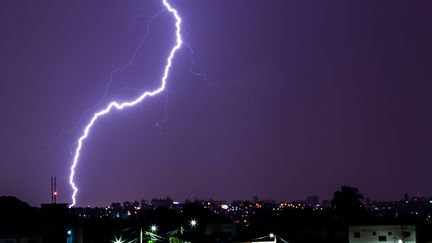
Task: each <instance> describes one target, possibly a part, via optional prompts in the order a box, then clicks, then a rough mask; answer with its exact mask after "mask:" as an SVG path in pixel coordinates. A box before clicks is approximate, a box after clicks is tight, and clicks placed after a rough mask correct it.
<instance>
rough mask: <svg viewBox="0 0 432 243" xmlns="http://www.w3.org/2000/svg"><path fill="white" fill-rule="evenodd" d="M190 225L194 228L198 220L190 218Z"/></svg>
mask: <svg viewBox="0 0 432 243" xmlns="http://www.w3.org/2000/svg"><path fill="white" fill-rule="evenodd" d="M189 224H190V226H191V227H192V228H195V227H196V226H197V225H198V222H197V220H196V219H191V221H190V222H189Z"/></svg>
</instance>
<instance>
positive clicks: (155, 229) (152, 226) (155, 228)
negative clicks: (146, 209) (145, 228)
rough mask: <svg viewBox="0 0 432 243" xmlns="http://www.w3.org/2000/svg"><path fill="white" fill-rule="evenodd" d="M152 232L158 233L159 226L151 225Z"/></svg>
mask: <svg viewBox="0 0 432 243" xmlns="http://www.w3.org/2000/svg"><path fill="white" fill-rule="evenodd" d="M150 231H151V232H153V233H154V232H156V231H157V226H156V225H155V224H153V225H151V226H150Z"/></svg>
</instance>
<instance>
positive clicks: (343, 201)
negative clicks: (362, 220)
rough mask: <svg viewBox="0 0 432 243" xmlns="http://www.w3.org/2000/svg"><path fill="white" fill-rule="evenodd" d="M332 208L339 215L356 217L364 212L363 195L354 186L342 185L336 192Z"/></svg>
mask: <svg viewBox="0 0 432 243" xmlns="http://www.w3.org/2000/svg"><path fill="white" fill-rule="evenodd" d="M331 204H332V209H333V210H334V212H335V214H336V215H338V216H342V217H346V218H356V217H358V216H360V215H361V213H363V212H364V210H365V207H364V204H363V195H362V194H360V192H359V190H358V189H357V188H354V187H349V186H342V188H341V190H340V191H337V192H335V193H334V196H333V200H332V201H331Z"/></svg>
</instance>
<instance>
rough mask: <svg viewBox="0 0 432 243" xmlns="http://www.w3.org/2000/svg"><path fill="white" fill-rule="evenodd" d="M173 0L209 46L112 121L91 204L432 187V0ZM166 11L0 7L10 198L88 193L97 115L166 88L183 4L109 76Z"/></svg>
mask: <svg viewBox="0 0 432 243" xmlns="http://www.w3.org/2000/svg"><path fill="white" fill-rule="evenodd" d="M171 2H172V4H173V5H174V6H175V7H176V8H177V9H178V11H179V13H180V15H181V16H182V18H183V36H184V40H185V41H186V42H187V43H188V44H189V45H190V46H191V47H192V49H193V56H191V54H192V52H191V51H190V50H189V49H188V48H187V46H183V48H182V49H181V51H180V52H179V53H178V55H177V56H176V58H175V59H174V66H173V68H172V70H171V73H170V78H169V80H168V82H169V83H168V91H167V92H165V93H163V94H162V95H160V96H158V97H154V98H151V99H147V100H146V101H145V102H144V103H142V104H141V105H139V106H137V107H135V108H133V109H127V110H124V111H121V112H113V113H112V114H111V115H109V116H107V117H104V118H103V119H102V120H100V121H98V123H97V125H96V126H95V129H94V130H92V132H91V135H90V137H89V139H88V140H86V142H85V145H84V148H83V151H82V157H81V160H80V163H79V165H78V168H77V175H76V181H77V182H78V186H79V188H80V192H79V194H78V198H77V199H78V206H84V205H92V206H99V205H109V204H110V203H111V202H112V201H125V200H139V199H152V198H155V197H166V196H170V197H172V198H174V199H176V200H179V201H182V200H184V199H186V198H191V199H193V198H194V197H195V196H196V197H198V198H205V199H207V198H213V199H225V200H233V199H252V197H253V196H255V195H256V196H258V197H259V198H262V199H276V200H295V199H304V198H305V197H307V196H309V195H318V196H320V198H321V199H331V197H332V194H333V192H334V191H336V190H338V189H339V188H340V186H341V185H345V184H346V185H350V186H355V187H358V188H359V189H360V192H361V193H363V194H365V196H367V197H371V198H372V199H376V200H395V199H400V198H402V197H403V194H404V193H405V192H407V193H409V194H417V193H420V194H421V195H426V196H430V195H432V188H431V187H430V178H431V171H432V153H431V151H432V149H431V145H432V142H431V138H432V126H431V124H432V110H431V106H432V95H431V91H432V89H431V88H432V83H431V81H432V44H431V43H432V15H431V14H430V13H431V9H432V2H431V1H393V0H392V1H390V0H382V1H376V0H367V1H345V0H338V1H336V0H331V1H321V0H306V1H305V0H296V1H291V0H272V1H270V0H268V1H267V0H236V1H233V0H205V1H203V0H184V1H180V0H172V1H171ZM162 9H163V7H162V5H161V3H160V1H159V0H128V1H125V0H109V1H107V0H91V1H88V0H76V1H58V0H41V1H32V0H3V1H0V66H1V67H0V194H1V195H15V196H18V197H20V198H21V199H22V200H25V201H27V202H29V203H30V204H32V205H39V204H40V203H41V202H48V201H49V200H50V194H49V190H50V184H49V183H50V176H57V184H58V189H59V193H60V196H59V198H58V201H60V202H68V203H69V202H71V200H70V194H71V189H70V187H69V185H68V176H69V167H70V165H71V161H72V151H73V150H74V148H75V144H74V143H75V142H76V140H77V138H78V137H79V135H80V133H81V131H82V129H83V127H84V126H85V124H86V123H87V122H88V121H89V119H90V115H91V113H92V112H94V111H96V110H97V109H100V108H102V107H103V106H104V105H106V104H107V103H108V102H109V101H110V100H113V99H116V100H127V99H131V98H134V97H137V96H138V95H139V94H140V93H141V92H142V91H143V90H146V89H154V88H156V87H157V86H158V85H159V80H160V77H161V76H162V71H163V67H164V65H165V59H166V57H167V55H168V54H169V51H170V49H171V47H172V46H173V45H174V41H175V39H174V38H175V36H174V30H175V29H174V19H173V18H172V16H171V15H170V14H169V13H167V12H165V13H162V14H161V15H160V16H159V17H157V18H156V19H155V20H154V21H153V22H152V24H151V25H150V28H149V29H150V31H151V33H150V34H149V35H148V37H147V38H146V39H145V40H144V42H143V45H142V48H141V49H140V51H139V52H138V55H137V56H136V59H135V61H134V63H133V64H132V65H131V66H130V67H129V68H127V69H126V70H125V71H123V72H117V73H114V75H113V79H112V82H111V83H110V85H106V84H107V83H108V81H109V80H110V74H111V72H112V71H113V70H115V68H116V67H122V66H123V65H125V64H127V63H128V62H129V60H130V58H131V56H132V55H133V52H134V50H135V48H136V47H137V46H138V44H139V43H140V41H141V39H142V38H143V36H144V35H145V34H146V29H147V28H146V26H147V24H148V22H149V19H150V18H149V16H150V15H154V14H156V13H158V12H159V11H160V10H162ZM191 57H192V58H191ZM193 63H194V65H192V64H193ZM191 70H192V71H191ZM197 72H200V73H205V74H206V75H207V80H205V79H204V78H203V77H204V76H203V75H197ZM105 90H106V92H105V93H104V91H105ZM165 111H166V112H165ZM158 123H159V124H160V125H161V126H160V127H158V126H157V124H158Z"/></svg>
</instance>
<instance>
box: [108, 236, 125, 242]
mask: <svg viewBox="0 0 432 243" xmlns="http://www.w3.org/2000/svg"><path fill="white" fill-rule="evenodd" d="M111 242H112V243H125V242H124V241H123V240H122V238H121V236H120V238H118V239H117V237H115V240H113V241H111Z"/></svg>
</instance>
